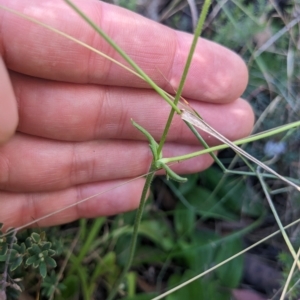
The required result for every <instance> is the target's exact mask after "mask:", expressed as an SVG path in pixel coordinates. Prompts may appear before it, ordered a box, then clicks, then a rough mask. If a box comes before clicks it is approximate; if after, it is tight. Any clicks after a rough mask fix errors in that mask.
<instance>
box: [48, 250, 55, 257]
mask: <svg viewBox="0 0 300 300" xmlns="http://www.w3.org/2000/svg"><path fill="white" fill-rule="evenodd" d="M55 254H56V251H55V250H53V249H49V250H48V256H53V255H55Z"/></svg>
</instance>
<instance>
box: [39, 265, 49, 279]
mask: <svg viewBox="0 0 300 300" xmlns="http://www.w3.org/2000/svg"><path fill="white" fill-rule="evenodd" d="M39 271H40V274H41V276H42V277H43V278H45V277H46V275H47V266H46V264H45V263H44V262H41V263H40V266H39Z"/></svg>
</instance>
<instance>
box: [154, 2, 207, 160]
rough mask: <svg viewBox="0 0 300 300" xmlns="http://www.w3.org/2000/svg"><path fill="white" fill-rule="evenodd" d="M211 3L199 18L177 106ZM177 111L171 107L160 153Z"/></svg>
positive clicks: (180, 86) (179, 89)
mask: <svg viewBox="0 0 300 300" xmlns="http://www.w3.org/2000/svg"><path fill="white" fill-rule="evenodd" d="M210 4H211V1H210V0H205V2H204V4H203V7H202V11H201V14H200V18H199V21H198V24H197V27H196V29H195V33H194V38H193V41H192V45H191V48H190V51H189V55H188V57H187V61H186V63H185V67H184V70H183V73H182V76H181V79H180V83H179V87H178V90H177V93H176V96H175V99H174V105H175V106H176V107H177V104H178V102H179V100H180V97H181V94H182V90H183V87H184V84H185V81H186V77H187V74H188V72H189V68H190V66H191V63H192V58H193V55H194V52H195V49H196V46H197V42H198V38H199V36H200V34H201V32H202V28H203V24H204V21H205V19H206V16H207V13H208V9H209V6H210ZM175 112H178V111H177V110H176V109H174V107H173V106H172V109H171V112H170V114H169V117H168V120H167V123H166V126H165V129H164V132H163V134H162V137H161V139H160V142H159V145H158V150H157V153H158V155H159V154H160V153H161V151H162V148H163V145H164V143H165V141H166V138H167V135H168V132H169V129H170V127H171V123H172V120H173V117H174V114H175Z"/></svg>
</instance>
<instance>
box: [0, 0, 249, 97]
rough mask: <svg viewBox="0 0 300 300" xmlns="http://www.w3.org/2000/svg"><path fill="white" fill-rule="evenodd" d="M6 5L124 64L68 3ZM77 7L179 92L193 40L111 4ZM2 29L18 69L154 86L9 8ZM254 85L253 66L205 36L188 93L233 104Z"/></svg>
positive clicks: (32, 0)
mask: <svg viewBox="0 0 300 300" xmlns="http://www.w3.org/2000/svg"><path fill="white" fill-rule="evenodd" d="M0 4H2V5H6V6H8V7H10V8H12V9H15V10H17V11H20V12H22V13H24V14H26V15H29V16H31V17H33V18H35V19H37V20H40V21H42V22H45V23H47V24H48V25H50V26H53V27H55V28H57V29H59V30H61V31H63V32H65V33H67V34H69V35H71V36H74V37H75V38H77V39H79V40H81V41H83V42H85V43H87V44H89V45H91V46H93V47H95V48H96V49H98V50H100V51H102V52H104V53H105V54H107V55H109V56H111V57H112V58H114V59H116V60H118V61H120V62H122V63H124V60H123V59H122V58H120V56H119V55H118V54H117V53H116V52H115V51H114V50H113V49H112V48H111V46H109V45H108V44H107V43H106V42H105V41H104V40H103V39H102V38H100V37H99V36H98V35H97V33H95V31H94V30H93V29H92V28H90V27H89V25H87V24H86V23H85V22H84V21H83V20H82V19H81V18H80V17H79V16H78V15H77V14H76V13H75V12H74V11H72V9H71V8H70V7H69V6H67V4H65V3H64V2H63V1H61V0H48V1H39V0H24V1H11V0H0ZM76 4H77V5H78V6H79V7H80V8H81V9H82V10H83V11H84V12H85V13H86V14H87V15H88V16H89V17H90V18H91V19H92V20H94V21H95V23H96V24H98V25H99V27H101V28H102V29H103V30H104V31H105V32H106V33H107V34H108V35H109V36H110V37H111V38H112V39H113V40H114V41H115V42H116V43H117V44H118V45H119V46H120V47H121V48H123V49H124V51H125V52H126V53H127V54H128V55H129V56H130V57H131V58H133V59H134V61H135V62H136V63H137V64H138V65H139V66H140V67H141V68H142V69H143V70H144V71H145V72H146V73H147V74H148V75H149V76H150V77H151V78H152V79H153V80H154V81H155V82H156V83H157V84H159V85H160V86H162V87H166V89H167V90H168V89H169V91H171V92H172V90H170V88H168V87H169V84H168V83H167V82H166V80H165V79H164V77H163V76H162V75H161V73H163V74H164V76H165V77H166V78H167V79H168V81H169V82H170V83H171V84H172V86H174V88H175V89H176V87H177V86H178V83H179V81H180V77H181V74H182V71H183V68H184V64H185V60H186V57H187V55H188V51H189V47H190V45H191V42H192V35H190V34H187V33H183V32H179V31H174V30H172V29H170V28H168V27H166V26H163V25H160V24H158V23H155V22H153V21H151V20H148V19H146V18H144V17H142V16H139V15H137V14H135V13H132V12H130V11H127V10H125V9H123V8H120V7H116V6H113V5H110V4H107V3H103V2H99V1H94V0H89V1H81V0H77V1H76ZM0 24H1V28H0V30H1V32H2V45H1V46H0V47H1V48H2V49H3V51H2V52H3V53H4V59H5V62H6V63H7V65H8V67H9V68H10V69H11V70H14V71H17V72H20V73H24V74H27V75H31V76H35V77H42V78H46V79H52V80H60V81H68V82H78V83H97V84H103V85H117V86H126V87H136V88H145V87H148V85H147V83H145V82H143V81H142V80H141V79H139V78H137V77H136V76H135V75H133V74H130V73H128V71H126V70H124V69H122V68H120V67H119V66H117V65H115V64H113V63H112V62H110V61H108V60H107V59H105V58H103V57H100V56H98V55H96V54H95V53H91V52H90V51H89V50H87V49H85V48H83V47H82V46H80V45H78V44H76V43H74V42H71V41H69V40H66V38H64V37H62V36H59V35H57V34H56V33H54V32H51V31H50V30H48V29H45V28H42V27H41V26H38V25H36V24H33V23H31V22H29V21H27V20H24V19H22V18H20V17H18V16H14V15H12V14H10V13H7V12H4V11H2V10H1V11H0ZM12 36H13V37H14V38H13V39H12V38H11V37H12ZM125 64H126V63H125ZM247 80H248V75H247V69H246V66H245V64H244V63H243V61H242V60H241V58H240V57H239V56H238V55H236V54H235V53H233V52H231V51H230V50H228V49H226V48H224V47H222V46H220V45H218V44H215V43H213V42H210V41H207V40H205V39H200V40H199V42H198V45H197V48H196V52H195V55H194V58H193V63H192V67H191V68H190V71H189V75H188V78H187V81H186V84H185V88H184V96H185V97H188V98H193V99H198V100H202V101H209V102H215V103H223V102H230V101H233V100H235V99H236V98H238V97H239V96H240V95H241V93H242V92H243V91H244V89H245V86H246V83H247Z"/></svg>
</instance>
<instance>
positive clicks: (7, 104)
mask: <svg viewBox="0 0 300 300" xmlns="http://www.w3.org/2000/svg"><path fill="white" fill-rule="evenodd" d="M17 124H18V110H17V103H16V99H15V96H14V92H13V88H12V85H11V82H10V80H9V77H8V73H7V71H6V68H5V65H4V63H3V60H2V58H1V57H0V144H3V143H4V142H6V141H7V140H8V139H9V138H10V137H11V136H12V135H13V134H14V132H15V130H16V128H17Z"/></svg>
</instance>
